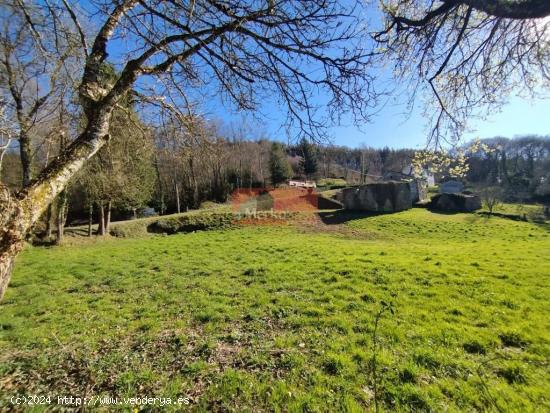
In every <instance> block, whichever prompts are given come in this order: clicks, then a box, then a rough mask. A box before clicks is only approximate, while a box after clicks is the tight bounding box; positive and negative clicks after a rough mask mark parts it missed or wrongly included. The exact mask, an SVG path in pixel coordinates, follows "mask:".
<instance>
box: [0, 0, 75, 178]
mask: <svg viewBox="0 0 550 413" xmlns="http://www.w3.org/2000/svg"><path fill="white" fill-rule="evenodd" d="M0 7H1V12H2V17H3V19H2V23H1V25H0V73H1V74H0V87H1V89H2V92H3V94H4V95H5V99H6V102H7V103H8V108H9V112H10V114H12V115H13V117H14V119H15V120H16V124H17V130H18V133H17V136H16V139H17V141H18V144H19V153H20V159H21V166H22V179H21V183H22V185H21V186H27V185H29V183H30V181H31V178H32V163H33V136H36V132H37V130H38V129H42V128H43V126H44V124H45V123H47V121H48V120H49V118H51V117H52V116H55V115H54V113H55V112H56V111H57V110H58V109H59V106H60V105H62V104H63V98H64V97H65V96H66V94H67V93H68V91H69V89H70V87H71V81H72V79H71V77H70V75H71V73H70V72H71V68H72V67H73V65H74V63H75V62H74V59H75V58H77V57H78V50H77V49H75V39H74V36H73V34H72V32H70V31H67V30H63V29H62V27H58V26H62V25H63V22H62V20H61V16H60V15H59V13H58V12H56V11H55V10H54V9H53V8H52V7H51V6H50V7H45V9H44V10H42V9H38V8H36V7H32V6H26V5H23V3H22V2H21V1H20V0H12V1H6V2H4V3H3V4H2V5H1V6H0ZM52 22H53V23H55V27H54V26H51V23H52ZM31 23H32V24H31ZM35 143H36V142H35Z"/></svg>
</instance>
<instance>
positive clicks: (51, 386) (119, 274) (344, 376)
mask: <svg viewBox="0 0 550 413" xmlns="http://www.w3.org/2000/svg"><path fill="white" fill-rule="evenodd" d="M336 214H338V213H336ZM327 215H330V214H327ZM325 218H326V221H327V222H330V219H328V218H330V217H328V216H327V217H325ZM338 218H339V221H338V222H341V223H340V224H335V225H326V226H325V225H316V226H313V227H311V226H310V227H308V228H302V227H300V226H297V227H292V226H281V227H273V226H271V227H266V226H260V227H252V226H250V227H245V228H237V229H231V230H226V231H211V232H197V233H192V234H186V235H183V234H180V235H173V236H163V237H161V236H154V237H148V238H141V239H113V240H108V241H105V242H98V243H90V244H88V245H86V244H84V245H81V246H66V247H54V248H37V247H35V248H27V250H26V251H25V252H24V253H23V254H22V256H21V257H20V259H19V260H18V262H17V268H16V271H15V274H14V276H13V279H12V282H11V285H10V288H9V289H8V292H7V294H6V297H5V299H4V301H3V302H2V304H1V305H0V329H1V330H0V347H1V356H0V377H1V378H0V400H1V402H0V403H2V404H0V408H1V407H2V406H4V407H5V406H9V404H7V400H8V397H9V396H10V395H12V394H14V393H25V394H51V395H58V394H63V395H70V394H73V395H77V394H79V395H83V394H84V393H86V394H88V395H89V394H105V395H111V396H114V395H118V396H153V397H154V396H157V397H159V396H163V397H177V396H190V397H192V399H193V403H192V404H191V407H190V409H194V410H200V411H211V410H234V411H362V410H365V409H367V410H369V409H373V408H374V392H373V390H374V387H375V386H374V382H373V380H374V379H373V377H374V375H373V327H374V318H375V315H376V313H377V312H378V311H379V310H380V308H381V304H380V302H381V301H385V302H390V301H391V302H392V303H393V304H394V307H395V309H396V313H395V315H391V314H390V313H385V314H384V315H383V316H382V318H381V321H380V325H379V331H378V337H377V340H378V343H379V344H378V348H379V350H378V354H377V373H378V377H379V381H380V382H379V383H378V386H377V388H378V398H379V400H380V407H381V408H382V409H385V410H403V411H408V410H416V411H418V410H420V411H422V410H434V411H441V410H445V409H448V410H450V411H464V410H466V411H468V410H485V409H487V410H495V409H501V410H502V411H532V410H545V409H550V400H549V399H548V394H549V393H550V392H549V390H550V380H549V378H548V377H549V376H548V359H549V357H550V321H549V317H548V314H549V312H550V311H549V310H550V304H549V302H550V301H549V300H550V294H549V290H550V287H549V285H550V283H549V278H550V268H549V261H548V256H549V255H550V235H549V231H548V228H547V227H544V226H542V225H538V226H537V225H535V224H531V223H526V222H516V221H512V220H506V219H501V218H495V217H492V218H484V217H481V216H476V215H467V214H456V215H442V214H432V213H430V212H428V211H426V210H419V209H415V210H411V211H407V212H402V213H398V214H391V215H381V216H376V217H369V218H360V217H358V216H351V215H350V216H346V215H341V216H339V217H338ZM350 218H353V219H350ZM334 228H336V229H337V230H333V229H334Z"/></svg>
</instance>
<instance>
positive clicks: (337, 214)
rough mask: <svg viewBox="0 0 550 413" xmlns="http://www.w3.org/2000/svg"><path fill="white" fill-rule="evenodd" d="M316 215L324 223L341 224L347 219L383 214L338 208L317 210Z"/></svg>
mask: <svg viewBox="0 0 550 413" xmlns="http://www.w3.org/2000/svg"><path fill="white" fill-rule="evenodd" d="M317 215H318V216H319V218H320V219H321V221H322V222H323V223H324V224H325V225H341V224H344V223H346V222H348V221H354V220H356V219H364V218H369V217H375V216H378V215H383V213H379V212H366V211H348V210H345V209H338V210H336V211H326V212H318V213H317Z"/></svg>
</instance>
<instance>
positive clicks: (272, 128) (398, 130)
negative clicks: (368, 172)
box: [205, 96, 550, 148]
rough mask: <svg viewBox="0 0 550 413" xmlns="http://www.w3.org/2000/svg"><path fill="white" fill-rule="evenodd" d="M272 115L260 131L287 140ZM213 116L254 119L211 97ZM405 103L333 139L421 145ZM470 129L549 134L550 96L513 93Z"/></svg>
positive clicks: (415, 116)
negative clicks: (496, 110)
mask: <svg viewBox="0 0 550 413" xmlns="http://www.w3.org/2000/svg"><path fill="white" fill-rule="evenodd" d="M269 107H270V109H271V115H269V116H268V117H264V118H263V119H262V120H261V121H260V122H257V124H256V126H257V127H258V128H259V129H261V132H263V133H265V134H266V135H267V136H269V137H270V138H273V139H277V140H281V141H286V140H287V137H286V132H285V130H284V128H282V127H281V124H282V121H283V118H282V117H283V111H282V109H278V108H276V107H275V106H272V105H269ZM205 111H206V114H207V116H208V117H211V118H219V119H221V120H223V121H224V122H226V123H235V124H238V123H240V122H242V121H243V119H245V121H246V122H252V123H254V122H255V121H254V120H251V119H250V116H245V115H243V114H239V113H235V112H233V111H232V110H231V109H229V108H227V107H225V106H223V105H222V104H221V102H217V101H212V102H211V103H210V105H209V106H208V107H206V108H205ZM403 112H404V107H403V106H399V105H395V106H386V107H384V109H383V110H381V111H380V113H378V115H376V116H374V117H373V119H372V122H370V123H366V124H364V125H362V126H361V127H357V126H354V125H352V124H351V122H350V123H349V124H347V125H346V126H340V127H338V126H336V127H332V128H330V129H329V132H330V134H331V135H332V143H333V144H335V145H344V146H349V147H359V146H361V145H366V146H372V147H375V148H382V147H384V146H388V147H390V148H422V147H424V146H425V144H426V136H427V130H426V122H425V120H424V118H423V116H422V114H421V113H420V112H421V111H420V108H418V110H415V111H414V112H413V113H412V114H411V115H410V116H405V115H404V114H403ZM470 129H471V131H470V132H468V133H466V134H465V135H464V137H463V140H464V141H468V140H472V139H475V138H490V137H494V136H504V137H508V138H513V137H514V136H518V135H528V134H536V135H550V99H529V98H522V97H516V96H514V97H512V98H511V99H510V101H509V102H508V104H506V105H505V106H503V107H502V108H501V111H500V112H497V113H494V114H492V115H491V116H489V117H488V118H487V119H473V120H472V122H471V124H470Z"/></svg>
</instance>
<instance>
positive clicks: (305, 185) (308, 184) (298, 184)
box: [288, 180, 317, 188]
mask: <svg viewBox="0 0 550 413" xmlns="http://www.w3.org/2000/svg"><path fill="white" fill-rule="evenodd" d="M288 186H294V187H297V188H317V184H315V182H314V181H292V180H290V181H288Z"/></svg>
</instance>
